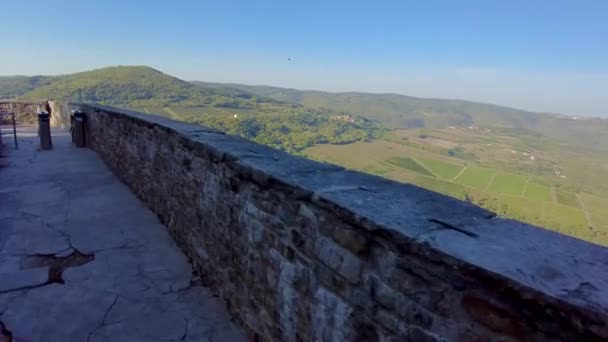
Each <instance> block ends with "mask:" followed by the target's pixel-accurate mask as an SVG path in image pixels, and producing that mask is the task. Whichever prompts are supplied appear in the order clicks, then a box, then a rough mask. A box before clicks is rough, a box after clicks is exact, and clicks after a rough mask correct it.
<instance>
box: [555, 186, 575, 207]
mask: <svg viewBox="0 0 608 342" xmlns="http://www.w3.org/2000/svg"><path fill="white" fill-rule="evenodd" d="M555 195H556V197H557V203H559V204H563V205H569V206H571V207H575V208H580V204H579V203H578V199H576V195H575V194H573V193H571V192H566V191H561V190H557V191H556V192H555Z"/></svg>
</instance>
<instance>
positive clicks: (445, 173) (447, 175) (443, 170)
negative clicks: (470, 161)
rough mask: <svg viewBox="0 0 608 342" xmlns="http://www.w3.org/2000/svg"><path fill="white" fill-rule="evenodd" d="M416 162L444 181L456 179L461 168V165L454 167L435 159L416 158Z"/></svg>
mask: <svg viewBox="0 0 608 342" xmlns="http://www.w3.org/2000/svg"><path fill="white" fill-rule="evenodd" d="M416 160H417V161H418V162H419V163H420V164H422V165H423V166H425V167H426V168H427V169H429V170H431V171H433V173H435V174H436V175H438V176H439V177H441V179H445V180H451V179H452V178H454V177H456V176H457V175H458V173H460V170H462V168H463V166H461V165H455V164H451V163H447V162H444V161H441V160H437V159H423V158H416Z"/></svg>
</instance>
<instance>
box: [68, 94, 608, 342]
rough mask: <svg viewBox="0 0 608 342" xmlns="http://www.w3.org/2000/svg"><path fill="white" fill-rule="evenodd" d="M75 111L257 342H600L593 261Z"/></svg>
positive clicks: (208, 142)
mask: <svg viewBox="0 0 608 342" xmlns="http://www.w3.org/2000/svg"><path fill="white" fill-rule="evenodd" d="M80 107H81V109H83V110H84V111H85V112H86V113H87V114H88V120H87V137H88V138H89V141H88V144H89V146H90V147H91V148H93V149H94V150H95V151H97V152H98V154H99V155H100V156H101V158H103V160H104V161H105V162H106V163H107V165H108V166H109V167H110V168H111V169H112V170H113V172H114V173H115V174H116V175H117V176H118V177H119V178H121V179H122V180H123V181H124V182H125V183H126V184H127V185H128V186H129V187H130V188H131V189H132V191H133V192H134V193H136V194H137V195H138V196H139V197H140V198H141V199H142V200H143V201H144V202H145V203H146V204H147V205H148V206H149V207H150V208H151V209H152V210H153V211H154V212H156V213H157V215H158V216H159V218H160V219H161V220H162V221H163V223H164V224H165V225H166V226H167V227H168V229H169V231H170V233H171V235H172V236H173V238H174V239H175V240H176V241H177V242H178V244H179V245H180V246H181V248H182V249H183V250H184V251H185V253H186V254H187V255H188V257H189V258H190V259H191V260H192V263H193V265H194V267H195V269H196V270H197V271H198V272H200V273H201V274H202V275H203V279H204V280H205V281H206V283H207V284H208V285H209V286H210V287H211V288H212V289H213V290H214V291H215V292H216V294H218V295H219V296H221V298H223V299H224V300H225V301H226V302H227V304H228V306H229V308H230V311H231V313H232V314H233V315H234V316H235V318H236V319H237V320H238V322H239V323H240V325H241V326H242V327H243V328H245V329H246V330H247V331H248V332H249V333H250V334H251V335H252V336H254V337H257V338H259V339H261V340H263V341H406V340H413V341H437V340H454V341H458V340H461V341H487V340H501V341H510V340H570V341H593V340H605V339H608V249H605V248H602V247H600V246H596V245H592V244H590V243H587V242H583V241H580V240H576V239H574V238H570V237H567V236H563V235H560V234H557V233H553V232H550V231H547V230H544V229H541V228H537V227H533V226H529V225H526V224H523V223H520V222H516V221H512V220H505V219H500V218H497V217H495V215H493V214H492V213H490V212H487V211H485V210H483V209H480V208H478V207H475V206H473V205H470V204H467V203H464V202H460V201H458V200H455V199H451V198H448V197H445V196H442V195H439V194H436V193H433V192H430V191H427V190H424V189H421V188H418V187H415V186H412V185H406V184H401V183H396V182H392V181H390V180H386V179H382V178H378V177H374V176H370V175H365V174H361V173H357V172H352V171H348V170H344V169H343V168H341V167H338V166H334V165H329V164H323V163H318V162H314V161H310V160H306V159H303V158H298V157H295V156H291V155H288V154H286V153H282V152H280V151H277V150H274V149H271V148H268V147H264V146H261V145H258V144H255V143H252V142H249V141H247V140H244V139H241V138H238V137H234V136H230V135H226V134H223V133H221V132H218V131H214V130H211V129H208V128H204V127H200V126H196V125H190V124H185V123H180V122H176V121H172V120H169V119H165V118H161V117H155V116H150V115H145V114H141V113H135V112H128V111H124V110H118V109H112V108H108V107H100V106H91V105H81V106H80Z"/></svg>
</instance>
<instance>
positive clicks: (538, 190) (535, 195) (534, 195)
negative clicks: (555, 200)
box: [524, 182, 551, 201]
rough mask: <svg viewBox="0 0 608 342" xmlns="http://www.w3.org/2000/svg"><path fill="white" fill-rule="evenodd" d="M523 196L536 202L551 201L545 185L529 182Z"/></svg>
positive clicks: (549, 192)
mask: <svg viewBox="0 0 608 342" xmlns="http://www.w3.org/2000/svg"><path fill="white" fill-rule="evenodd" d="M524 196H525V197H527V198H529V199H532V200H537V201H551V190H550V188H549V187H548V186H546V185H542V184H538V183H534V182H529V183H528V186H527V187H526V192H525V193H524Z"/></svg>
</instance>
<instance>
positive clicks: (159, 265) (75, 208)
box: [0, 126, 244, 342]
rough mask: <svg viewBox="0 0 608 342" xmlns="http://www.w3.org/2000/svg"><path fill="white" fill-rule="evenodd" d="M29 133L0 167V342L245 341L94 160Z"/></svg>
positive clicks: (8, 144) (166, 239)
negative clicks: (41, 147)
mask: <svg viewBox="0 0 608 342" xmlns="http://www.w3.org/2000/svg"><path fill="white" fill-rule="evenodd" d="M4 128H6V129H7V127H4ZM3 130H4V129H3ZM35 132H36V128H35V127H31V126H29V127H27V126H22V127H20V129H19V134H18V135H20V139H19V150H14V149H13V145H12V136H7V135H5V136H4V143H5V145H4V149H3V151H2V152H1V154H2V155H3V157H0V322H1V323H0V341H10V340H11V338H12V340H13V341H33V342H39V341H62V342H64V341H65V342H69V341H242V340H244V336H243V335H242V333H241V332H240V330H239V329H238V328H237V327H236V326H235V325H234V324H233V323H232V322H231V320H230V316H229V315H228V313H227V311H226V308H225V306H224V304H223V302H222V301H220V300H219V299H217V298H216V297H214V296H213V295H212V294H211V293H210V292H209V290H208V289H207V288H205V287H203V286H201V285H199V284H200V283H202V281H201V280H200V279H199V278H198V277H196V276H194V275H193V274H192V270H191V266H190V265H189V264H188V260H187V259H186V258H185V256H184V255H183V254H182V253H181V252H180V250H179V249H178V248H177V247H176V245H175V244H174V242H173V240H172V239H171V237H170V236H169V235H168V233H167V231H166V229H165V227H164V226H163V225H162V224H161V223H160V222H159V221H158V219H157V218H156V216H155V215H154V214H153V213H152V212H150V211H149V210H148V209H146V208H145V207H144V206H143V205H142V203H140V201H139V200H138V199H137V198H136V197H135V196H134V195H133V194H132V193H131V192H130V191H129V190H128V188H127V187H126V186H124V185H123V184H122V183H120V182H119V181H118V180H117V179H116V178H115V177H114V176H113V175H112V174H111V173H110V171H109V170H108V169H107V168H106V166H105V165H104V164H103V163H102V162H101V160H100V159H98V157H97V156H96V154H95V153H94V152H93V151H92V150H89V149H77V148H75V147H73V146H72V145H71V143H70V137H69V135H67V134H66V133H59V134H55V135H54V136H53V144H54V149H53V150H52V151H38V150H37V148H38V140H37V137H36V134H35Z"/></svg>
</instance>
